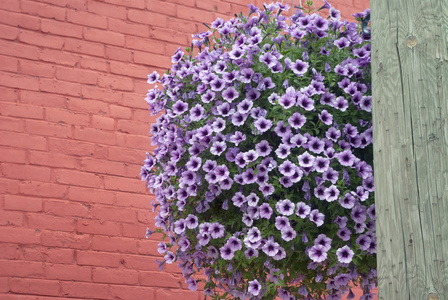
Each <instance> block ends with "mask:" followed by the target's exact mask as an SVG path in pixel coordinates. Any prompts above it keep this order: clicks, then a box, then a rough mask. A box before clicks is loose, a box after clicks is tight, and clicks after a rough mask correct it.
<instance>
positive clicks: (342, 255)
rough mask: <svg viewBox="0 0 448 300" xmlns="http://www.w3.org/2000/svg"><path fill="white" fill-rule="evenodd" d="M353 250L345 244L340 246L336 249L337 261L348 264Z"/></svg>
mask: <svg viewBox="0 0 448 300" xmlns="http://www.w3.org/2000/svg"><path fill="white" fill-rule="evenodd" d="M353 255H354V252H353V251H352V250H351V249H350V248H349V247H348V246H347V245H345V246H344V247H342V248H339V249H338V250H337V251H336V256H337V257H338V261H339V262H340V263H345V264H348V263H350V262H351V261H352V258H353Z"/></svg>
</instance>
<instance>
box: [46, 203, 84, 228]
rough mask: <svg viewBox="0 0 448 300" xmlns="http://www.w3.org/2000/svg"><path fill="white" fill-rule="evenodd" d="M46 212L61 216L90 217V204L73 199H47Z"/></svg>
mask: <svg viewBox="0 0 448 300" xmlns="http://www.w3.org/2000/svg"><path fill="white" fill-rule="evenodd" d="M44 212H45V213H46V214H47V215H55V216H61V217H89V215H90V210H89V207H88V206H86V205H84V204H82V203H76V202H73V201H56V200H46V201H45V202H44ZM78 224H79V220H78Z"/></svg>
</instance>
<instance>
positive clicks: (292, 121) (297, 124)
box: [288, 112, 306, 129]
mask: <svg viewBox="0 0 448 300" xmlns="http://www.w3.org/2000/svg"><path fill="white" fill-rule="evenodd" d="M305 122H306V117H305V116H303V115H301V114H300V113H299V112H295V113H293V114H292V115H291V117H289V119H288V123H289V125H291V127H292V128H295V129H299V128H301V127H302V126H303V125H304V124H305Z"/></svg>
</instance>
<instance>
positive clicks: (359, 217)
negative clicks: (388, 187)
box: [350, 205, 367, 223]
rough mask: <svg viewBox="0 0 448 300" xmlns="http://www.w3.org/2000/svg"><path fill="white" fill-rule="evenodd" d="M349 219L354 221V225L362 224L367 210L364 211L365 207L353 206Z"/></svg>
mask: <svg viewBox="0 0 448 300" xmlns="http://www.w3.org/2000/svg"><path fill="white" fill-rule="evenodd" d="M350 217H351V218H352V220H353V221H355V223H364V222H365V221H366V218H367V210H366V208H365V206H363V205H355V206H354V207H353V208H352V212H351V214H350Z"/></svg>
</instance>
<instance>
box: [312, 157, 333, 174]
mask: <svg viewBox="0 0 448 300" xmlns="http://www.w3.org/2000/svg"><path fill="white" fill-rule="evenodd" d="M313 166H314V169H315V170H316V171H317V172H319V173H323V172H325V171H326V170H327V169H328V167H329V166H330V160H329V159H328V158H327V157H321V156H318V157H316V159H315V160H314V163H313Z"/></svg>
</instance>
